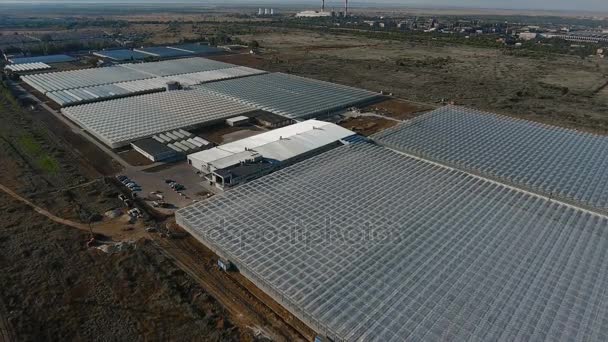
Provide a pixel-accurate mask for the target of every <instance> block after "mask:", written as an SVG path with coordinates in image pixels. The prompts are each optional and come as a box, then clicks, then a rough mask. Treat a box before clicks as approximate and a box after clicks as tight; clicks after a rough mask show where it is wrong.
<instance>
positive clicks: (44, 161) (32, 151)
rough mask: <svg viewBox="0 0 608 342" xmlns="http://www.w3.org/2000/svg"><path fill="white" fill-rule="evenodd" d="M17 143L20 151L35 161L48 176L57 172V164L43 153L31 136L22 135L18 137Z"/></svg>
mask: <svg viewBox="0 0 608 342" xmlns="http://www.w3.org/2000/svg"><path fill="white" fill-rule="evenodd" d="M18 143H19V146H20V147H21V149H22V150H23V151H24V152H25V153H26V154H27V155H29V156H30V157H31V158H32V159H33V160H34V161H35V163H36V165H37V166H38V167H39V168H40V169H41V170H42V171H44V172H46V173H50V174H55V173H57V172H58V171H59V162H57V160H56V159H55V158H53V157H52V156H50V155H49V154H48V153H46V152H44V149H43V148H42V146H40V144H39V143H38V142H37V141H36V139H35V138H34V137H33V136H32V135H30V134H25V135H22V136H21V137H19V139H18Z"/></svg>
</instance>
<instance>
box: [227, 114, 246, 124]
mask: <svg viewBox="0 0 608 342" xmlns="http://www.w3.org/2000/svg"><path fill="white" fill-rule="evenodd" d="M243 120H249V117H247V116H244V115H239V116H235V117H233V118H230V119H226V121H230V122H237V121H243Z"/></svg>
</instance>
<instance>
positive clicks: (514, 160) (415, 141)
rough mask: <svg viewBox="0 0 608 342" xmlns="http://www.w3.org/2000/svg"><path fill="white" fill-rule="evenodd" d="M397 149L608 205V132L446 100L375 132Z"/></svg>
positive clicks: (555, 195)
mask: <svg viewBox="0 0 608 342" xmlns="http://www.w3.org/2000/svg"><path fill="white" fill-rule="evenodd" d="M374 139H375V140H376V141H377V142H379V143H381V144H383V145H386V146H389V147H391V148H395V149H397V150H400V151H403V152H406V153H410V154H413V155H417V156H420V157H423V158H427V159H430V160H434V161H437V162H440V163H443V164H447V165H450V166H453V167H457V168H459V169H463V170H466V171H470V172H474V173H478V174H481V175H483V176H484V177H488V178H492V179H496V180H499V181H502V182H507V183H509V184H513V185H515V186H518V187H523V188H526V189H528V190H531V191H535V192H540V193H542V194H544V195H546V196H548V197H551V198H560V199H561V200H564V201H571V202H573V203H576V204H577V205H582V206H586V207H590V208H593V209H596V210H601V211H602V212H606V210H608V172H606V169H608V137H605V136H600V135H594V134H589V133H584V132H579V131H575V130H570V129H564V128H559V127H554V126H548V125H543V124H540V123H535V122H531V121H526V120H517V119H513V118H509V117H506V116H501V115H496V114H491V113H485V112H480V111H477V110H473V109H468V108H464V107H457V106H447V107H443V108H440V109H437V110H435V111H433V112H430V113H427V114H424V115H422V116H420V117H418V118H415V119H412V120H410V121H408V122H406V123H404V124H402V125H400V126H396V127H394V128H392V129H388V130H386V131H384V132H381V133H379V134H377V135H376V136H375V137H374Z"/></svg>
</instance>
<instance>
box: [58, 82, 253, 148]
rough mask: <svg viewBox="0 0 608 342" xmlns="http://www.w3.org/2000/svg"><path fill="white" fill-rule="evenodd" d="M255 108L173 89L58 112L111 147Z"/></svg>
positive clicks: (197, 92)
mask: <svg viewBox="0 0 608 342" xmlns="http://www.w3.org/2000/svg"><path fill="white" fill-rule="evenodd" d="M253 110H255V109H254V108H252V107H249V106H246V105H243V104H240V103H237V102H234V101H230V100H227V99H224V98H221V97H219V96H217V95H213V94H210V93H208V92H205V91H202V90H196V89H193V90H175V91H168V92H162V93H155V94H147V95H140V96H133V97H128V98H123V99H116V100H109V101H103V102H96V103H90V104H85V105H79V106H73V107H66V108H63V109H62V110H61V112H62V113H63V114H64V115H65V116H66V117H68V118H70V119H71V120H72V121H74V122H76V123H77V124H78V125H79V126H81V127H82V128H84V129H85V130H86V131H88V132H89V133H90V134H92V135H93V136H95V137H97V138H98V139H99V140H101V141H102V142H104V143H105V144H106V145H108V146H110V147H112V148H118V147H122V146H126V145H128V144H129V143H131V142H133V141H135V140H139V139H143V138H148V137H152V136H153V135H155V134H158V133H162V132H166V131H170V130H175V129H180V128H182V129H188V128H195V127H199V126H204V125H207V124H213V123H217V122H221V121H223V120H225V119H227V118H230V117H234V116H239V115H242V114H245V113H248V112H251V111H253Z"/></svg>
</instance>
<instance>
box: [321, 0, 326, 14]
mask: <svg viewBox="0 0 608 342" xmlns="http://www.w3.org/2000/svg"><path fill="white" fill-rule="evenodd" d="M321 12H325V0H323V6H321Z"/></svg>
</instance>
